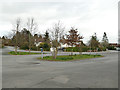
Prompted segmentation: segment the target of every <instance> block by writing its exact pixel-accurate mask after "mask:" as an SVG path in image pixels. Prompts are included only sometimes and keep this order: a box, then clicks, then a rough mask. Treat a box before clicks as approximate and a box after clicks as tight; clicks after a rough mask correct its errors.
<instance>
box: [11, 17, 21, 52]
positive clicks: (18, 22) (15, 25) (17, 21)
mask: <svg viewBox="0 0 120 90" xmlns="http://www.w3.org/2000/svg"><path fill="white" fill-rule="evenodd" d="M20 25H21V19H20V18H17V19H16V22H15V24H14V25H13V27H14V29H13V30H12V31H13V32H14V34H15V53H17V47H18V39H19V37H18V33H19V31H20Z"/></svg>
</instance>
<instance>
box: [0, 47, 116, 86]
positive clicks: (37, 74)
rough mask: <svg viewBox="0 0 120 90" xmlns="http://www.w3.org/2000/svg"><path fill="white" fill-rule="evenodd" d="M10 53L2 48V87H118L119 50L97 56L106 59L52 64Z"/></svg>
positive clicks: (34, 56)
mask: <svg viewBox="0 0 120 90" xmlns="http://www.w3.org/2000/svg"><path fill="white" fill-rule="evenodd" d="M9 50H11V49H10V48H6V49H3V55H2V66H3V67H2V70H3V73H2V87H3V88H117V87H118V52H116V51H108V52H101V53H98V54H102V55H104V56H105V57H102V58H94V59H86V60H78V61H68V62H58V61H57V62H54V61H52V62H50V61H40V60H37V59H36V58H37V57H40V55H25V56H23V55H19V56H15V55H7V52H8V51H9ZM61 54H67V53H62V52H61ZM93 54H94V53H93ZM47 55H50V54H47Z"/></svg>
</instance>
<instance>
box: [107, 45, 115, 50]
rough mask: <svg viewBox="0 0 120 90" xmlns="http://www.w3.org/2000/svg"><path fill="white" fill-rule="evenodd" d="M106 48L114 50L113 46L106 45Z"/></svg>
mask: <svg viewBox="0 0 120 90" xmlns="http://www.w3.org/2000/svg"><path fill="white" fill-rule="evenodd" d="M108 50H116V48H115V47H114V46H108Z"/></svg>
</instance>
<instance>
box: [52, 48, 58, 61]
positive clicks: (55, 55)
mask: <svg viewBox="0 0 120 90" xmlns="http://www.w3.org/2000/svg"><path fill="white" fill-rule="evenodd" d="M56 57H57V49H54V52H53V58H54V59H56Z"/></svg>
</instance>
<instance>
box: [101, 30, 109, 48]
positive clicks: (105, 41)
mask: <svg viewBox="0 0 120 90" xmlns="http://www.w3.org/2000/svg"><path fill="white" fill-rule="evenodd" d="M101 45H102V46H103V47H105V48H107V47H108V45H109V42H108V38H107V34H106V32H104V34H103V38H102V43H101Z"/></svg>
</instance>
